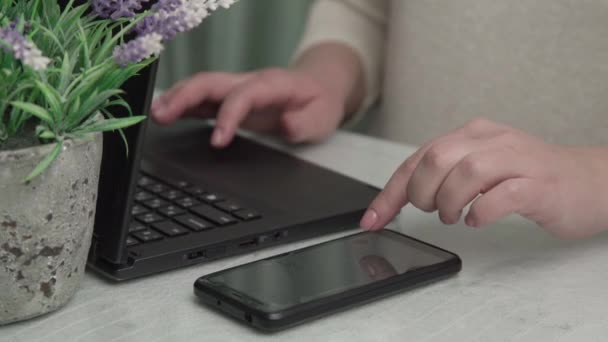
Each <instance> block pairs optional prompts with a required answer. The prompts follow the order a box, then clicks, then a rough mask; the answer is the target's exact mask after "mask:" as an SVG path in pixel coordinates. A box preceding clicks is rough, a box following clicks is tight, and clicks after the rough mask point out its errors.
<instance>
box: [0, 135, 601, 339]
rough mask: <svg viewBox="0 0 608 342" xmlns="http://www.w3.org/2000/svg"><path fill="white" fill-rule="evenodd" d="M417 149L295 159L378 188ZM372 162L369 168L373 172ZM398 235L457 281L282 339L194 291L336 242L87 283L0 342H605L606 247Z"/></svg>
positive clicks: (539, 238) (434, 227)
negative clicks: (421, 247) (267, 261)
mask: <svg viewBox="0 0 608 342" xmlns="http://www.w3.org/2000/svg"><path fill="white" fill-rule="evenodd" d="M412 151H413V148H412V147H407V146H403V145H398V144H393V143H389V142H385V141H381V140H375V139H372V138H367V137H363V136H359V135H355V134H350V133H339V134H338V135H337V136H335V137H334V138H333V139H332V140H331V141H329V142H328V143H326V144H324V145H321V146H311V147H306V148H299V149H297V150H293V152H294V153H295V154H296V155H298V156H300V157H302V158H305V159H308V160H312V161H314V162H317V163H319V164H322V165H324V166H327V167H329V168H331V169H335V170H337V171H340V172H342V173H345V174H348V175H350V176H353V177H355V178H358V179H361V180H363V181H366V182H369V183H371V184H374V185H377V186H382V185H383V184H384V183H385V181H386V180H387V179H388V177H389V176H390V175H391V173H392V172H393V170H394V169H395V168H396V167H397V165H399V164H400V162H401V161H402V160H403V159H404V158H405V157H406V156H408V155H409V154H410V153H411V152H412ZM372 160H373V161H374V162H373V163H372V162H371V161H372ZM393 227H394V229H398V230H401V231H403V232H405V233H407V234H410V235H412V236H414V237H417V238H420V239H423V240H425V241H428V242H430V243H433V244H437V245H439V246H441V247H444V248H446V249H449V250H451V251H454V252H456V253H458V254H459V255H460V256H461V257H462V259H463V270H462V271H461V273H460V274H459V275H458V276H457V277H454V278H451V279H449V280H447V281H443V282H440V283H436V284H434V285H431V286H428V287H424V288H420V289H417V290H414V291H411V292H406V293H402V294H399V295H396V296H393V297H390V298H387V299H384V300H381V301H378V302H375V303H372V304H368V305H366V306H363V307H360V308H357V309H353V310H349V311H347V312H343V313H340V314H336V315H333V316H331V317H328V318H324V319H321V320H318V321H315V322H313V323H309V324H306V325H304V326H300V327H297V328H294V329H292V330H288V331H286V332H282V333H279V334H274V335H266V334H261V333H257V332H255V331H253V330H251V329H249V328H247V327H244V326H242V325H239V324H236V323H235V322H234V321H231V320H229V319H226V318H225V317H223V316H221V315H218V314H217V313H216V312H214V311H211V310H209V309H207V308H205V307H204V306H201V305H200V304H199V303H198V302H197V300H196V298H195V296H194V295H193V293H192V283H193V281H194V280H195V279H196V278H197V277H199V276H201V275H203V274H207V273H210V272H213V271H216V270H220V269H224V268H227V267H229V266H233V265H237V264H241V263H245V262H248V261H252V260H255V259H259V258H262V257H267V256H270V255H273V254H277V253H281V252H285V251H287V250H290V249H294V248H297V247H301V246H303V245H307V244H311V243H317V242H319V241H320V240H325V239H328V238H334V237H336V235H333V236H330V237H325V238H323V239H317V240H315V241H307V242H304V243H297V244H292V245H288V246H282V247H279V248H273V249H269V250H264V251H262V252H257V253H255V254H253V255H247V256H241V257H235V258H231V259H228V260H223V261H220V262H215V263H212V264H208V265H201V266H194V267H191V268H188V269H182V270H178V271H174V272H170V273H166V274H162V275H159V276H154V277H150V278H146V279H142V280H137V281H133V282H129V283H125V284H112V283H108V282H105V281H103V280H101V279H99V278H97V277H96V276H94V275H93V274H90V273H89V274H87V276H86V278H85V280H84V282H83V284H82V287H81V290H80V291H79V292H78V293H77V295H76V297H75V298H74V299H73V300H72V301H71V302H70V303H69V304H68V306H66V307H65V308H63V309H62V310H61V311H59V312H56V313H54V314H51V315H48V316H45V317H42V318H39V319H35V320H32V321H29V322H26V323H21V324H15V325H11V326H7V327H3V328H0V341H15V342H16V341H23V342H26V341H27V342H34V341H45V342H52V341H61V342H63V341H104V342H109V341H150V342H151V341H172V342H176V341H205V342H209V341H221V342H229V341H263V340H269V341H270V340H272V341H306V342H308V341H349V342H355V341H392V340H396V341H592V340H593V341H606V340H608V236H606V235H604V236H601V237H598V238H595V239H593V240H588V241H583V242H580V241H579V242H566V241H561V240H558V239H556V238H553V237H552V236H549V235H548V234H546V233H544V232H543V231H541V230H540V229H538V228H536V227H535V226H534V225H532V224H529V223H527V222H524V221H523V220H521V219H519V218H515V217H514V218H509V219H507V220H504V221H502V222H501V223H500V224H496V225H494V226H492V227H488V228H486V229H482V230H473V229H469V228H466V227H464V225H458V226H454V227H445V226H442V225H441V224H440V223H439V220H438V219H437V218H436V216H435V215H428V214H423V213H421V212H419V211H417V210H415V209H412V208H406V209H405V210H404V212H403V213H402V215H401V216H400V218H399V219H398V220H397V222H396V223H395V225H394V226H393Z"/></svg>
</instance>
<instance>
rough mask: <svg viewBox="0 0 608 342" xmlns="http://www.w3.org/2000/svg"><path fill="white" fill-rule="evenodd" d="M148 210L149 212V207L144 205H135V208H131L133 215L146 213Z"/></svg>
mask: <svg viewBox="0 0 608 342" xmlns="http://www.w3.org/2000/svg"><path fill="white" fill-rule="evenodd" d="M147 212H149V210H148V208H146V207H144V206H142V205H134V206H133V208H131V215H133V216H137V215H141V214H145V213H147Z"/></svg>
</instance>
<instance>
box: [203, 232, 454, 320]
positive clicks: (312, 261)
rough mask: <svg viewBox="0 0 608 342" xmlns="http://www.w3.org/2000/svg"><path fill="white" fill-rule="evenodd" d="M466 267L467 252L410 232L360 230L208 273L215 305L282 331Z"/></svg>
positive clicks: (208, 300) (209, 298)
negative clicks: (460, 254) (459, 253)
mask: <svg viewBox="0 0 608 342" xmlns="http://www.w3.org/2000/svg"><path fill="white" fill-rule="evenodd" d="M461 267H462V263H461V260H460V258H459V257H458V256H457V255H456V254H454V253H451V252H448V251H446V250H444V249H441V248H438V247H435V246H432V245H429V244H427V243H424V242H422V241H419V240H416V239H414V238H411V237H409V236H406V235H403V234H400V233H397V232H394V231H391V230H383V231H380V232H376V233H372V232H365V233H358V234H354V235H351V236H347V237H343V238H339V239H336V240H332V241H329V242H325V243H322V244H319V245H315V246H312V247H307V248H303V249H300V250H296V251H293V252H289V253H285V254H281V255H278V256H274V257H271V258H268V259H264V260H260V261H256V262H253V263H249V264H245V265H241V266H237V267H234V268H231V269H227V270H224V271H220V272H216V273H213V274H209V275H207V276H203V277H201V278H199V279H197V280H196V282H195V283H194V292H195V294H196V295H197V296H198V297H199V298H200V299H201V300H202V301H203V302H204V303H205V304H207V305H210V306H212V307H214V308H216V309H218V310H220V311H221V312H223V313H225V314H228V315H230V316H233V317H235V318H236V319H238V320H240V321H242V322H245V323H246V324H248V325H251V326H253V327H255V328H258V329H261V330H264V331H278V330H283V329H285V328H288V327H291V326H293V325H296V324H299V323H303V322H305V321H309V320H312V319H315V318H319V317H321V316H324V315H327V314H329V313H332V312H336V311H340V310H343V309H346V308H348V307H352V306H355V305H358V304H363V303H365V302H369V301H371V300H373V299H376V298H379V297H384V296H387V295H389V294H393V293H396V292H398V291H401V290H405V289H408V288H412V287H415V286H419V285H423V284H426V283H429V282H432V281H436V280H439V279H442V278H445V277H448V276H450V275H453V274H455V273H458V271H460V269H461Z"/></svg>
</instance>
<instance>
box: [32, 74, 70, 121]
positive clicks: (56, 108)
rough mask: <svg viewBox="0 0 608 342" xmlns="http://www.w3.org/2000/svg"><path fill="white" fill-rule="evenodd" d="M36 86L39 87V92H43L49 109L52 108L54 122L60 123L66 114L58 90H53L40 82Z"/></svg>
mask: <svg viewBox="0 0 608 342" xmlns="http://www.w3.org/2000/svg"><path fill="white" fill-rule="evenodd" d="M36 86H37V87H38V90H40V92H42V95H44V98H45V99H46V102H47V103H48V104H49V107H51V114H52V117H53V121H59V119H60V118H61V115H62V114H64V113H63V108H62V107H63V106H62V101H61V95H59V93H58V92H57V90H55V89H53V88H51V87H50V86H49V85H48V84H46V83H42V82H40V81H38V80H37V81H36Z"/></svg>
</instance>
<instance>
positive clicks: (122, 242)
mask: <svg viewBox="0 0 608 342" xmlns="http://www.w3.org/2000/svg"><path fill="white" fill-rule="evenodd" d="M157 67H158V63H155V64H153V65H152V66H151V67H149V68H148V69H146V70H145V71H144V72H143V73H141V75H140V76H138V77H136V78H134V79H132V80H130V81H128V82H127V84H125V86H124V90H125V91H126V96H125V98H126V100H127V101H128V102H129V103H130V104H131V106H132V110H133V112H134V113H148V112H149V109H150V106H151V102H152V98H153V92H154V80H155V74H156V70H157ZM113 112H114V115H116V116H119V117H120V116H125V115H127V113H126V112H124V110H121V109H120V108H117V109H116V110H113ZM212 128H213V127H212V126H211V124H210V123H208V122H205V121H202V120H182V121H180V122H178V123H177V124H175V125H173V126H170V127H159V126H157V125H155V124H154V122H153V121H152V120H147V121H146V122H145V123H144V124H142V125H139V126H137V127H131V128H128V129H126V130H125V132H124V133H125V139H126V140H127V142H128V144H129V151H128V154H127V153H126V151H125V146H124V142H123V139H122V137H121V136H120V135H119V134H118V133H109V134H105V135H104V153H103V161H102V167H101V177H100V186H99V194H98V205H97V212H96V217H95V230H94V237H93V242H92V246H91V249H90V254H89V259H88V267H89V268H90V269H92V270H94V271H95V272H97V273H99V274H101V275H102V276H104V277H106V278H108V279H111V280H114V281H126V280H130V279H134V278H139V277H143V276H149V275H153V274H157V273H160V272H165V271H169V270H174V269H178V268H182V267H187V266H192V265H196V264H200V263H205V262H211V261H213V260H216V259H220V258H225V257H229V256H233V255H238V254H243V253H251V252H253V251H255V250H258V249H261V248H267V247H271V246H275V245H278V244H283V243H287V242H293V241H297V240H301V239H308V238H312V237H316V236H320V235H323V234H329V233H334V232H337V231H340V230H345V229H353V228H355V227H357V223H358V221H359V219H360V217H361V215H362V214H363V213H364V210H365V209H366V207H367V206H368V205H369V203H370V202H371V201H372V199H373V198H374V197H375V196H376V195H377V194H378V191H379V189H377V188H374V187H372V186H370V185H368V184H364V183H362V182H359V181H357V180H354V179H351V178H349V177H347V176H344V175H341V174H338V173H336V172H333V171H330V170H328V169H325V168H322V167H320V166H318V165H314V164H312V163H309V162H307V161H304V160H300V159H298V158H296V157H293V156H291V155H288V154H286V153H283V152H280V151H278V150H275V149H272V148H269V147H267V146H265V145H262V144H259V143H257V142H255V141H253V140H251V139H248V138H247V137H245V136H238V137H237V138H236V139H235V141H234V142H233V143H232V144H231V145H230V146H229V147H228V148H227V149H225V150H215V149H213V148H212V147H211V146H210V145H209V139H210V133H211V131H212Z"/></svg>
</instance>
